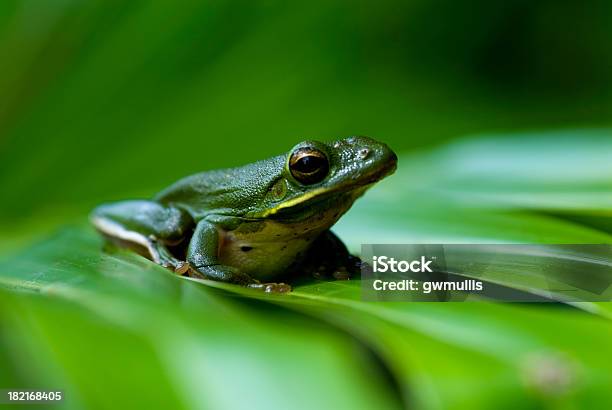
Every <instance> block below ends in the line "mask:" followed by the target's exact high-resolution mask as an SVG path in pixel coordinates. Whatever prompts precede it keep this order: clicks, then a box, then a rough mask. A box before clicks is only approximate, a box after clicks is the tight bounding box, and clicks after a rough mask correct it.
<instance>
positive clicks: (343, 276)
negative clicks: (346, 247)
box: [332, 267, 351, 280]
mask: <svg viewBox="0 0 612 410" xmlns="http://www.w3.org/2000/svg"><path fill="white" fill-rule="evenodd" d="M332 276H333V277H334V279H336V280H349V279H350V278H351V274H350V273H349V272H348V271H347V270H346V268H344V267H341V268H338V269H336V271H335V272H334V273H332Z"/></svg>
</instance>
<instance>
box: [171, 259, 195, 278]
mask: <svg viewBox="0 0 612 410" xmlns="http://www.w3.org/2000/svg"><path fill="white" fill-rule="evenodd" d="M190 269H191V265H189V262H183V261H179V262H178V263H177V264H176V265H175V266H174V272H175V273H177V274H179V275H184V274H186V273H187V272H189V270H190Z"/></svg>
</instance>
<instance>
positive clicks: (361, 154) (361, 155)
mask: <svg viewBox="0 0 612 410" xmlns="http://www.w3.org/2000/svg"><path fill="white" fill-rule="evenodd" d="M368 155H370V150H369V149H367V148H362V149H360V150H359V151H357V156H358V157H359V159H362V160H363V159H366V158H367V157H368Z"/></svg>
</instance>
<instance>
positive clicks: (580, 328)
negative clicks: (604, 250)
mask: <svg viewBox="0 0 612 410" xmlns="http://www.w3.org/2000/svg"><path fill="white" fill-rule="evenodd" d="M602 135H603V134H602ZM605 136H606V135H603V136H601V137H600V136H598V135H596V136H593V138H594V140H596V141H598V143H597V144H596V143H593V144H585V145H582V143H581V142H580V140H578V139H577V138H570V139H568V141H566V142H565V143H563V144H557V145H556V149H555V151H554V152H552V153H549V152H548V150H547V147H548V146H550V145H553V142H554V141H557V140H556V139H554V136H542V137H538V138H540V139H538V138H534V137H533V136H532V137H531V138H530V139H529V140H525V139H518V140H516V141H515V140H514V139H513V140H510V139H508V138H501V137H495V138H491V139H487V140H485V141H484V142H475V141H472V140H467V141H464V142H458V143H456V144H455V145H454V146H450V147H448V148H443V149H441V150H438V151H433V152H430V153H422V154H420V155H416V154H415V155H403V156H401V157H400V171H399V172H398V174H397V175H395V176H393V177H392V178H390V179H389V180H387V181H384V182H383V183H381V184H380V186H379V187H377V188H375V189H373V190H372V192H371V193H368V194H367V195H366V196H365V198H363V199H362V200H360V201H359V202H358V203H357V205H356V206H355V208H354V210H352V211H351V212H350V213H349V214H348V215H347V216H346V217H345V218H344V219H343V221H342V222H341V223H340V224H339V226H338V229H337V232H338V233H339V234H340V236H341V237H342V238H344V239H345V240H346V241H347V243H349V245H350V246H351V247H352V248H353V249H357V247H358V245H359V244H360V243H377V242H391V243H402V242H404V243H419V242H421V243H428V242H429V243H456V242H459V243H470V242H471V243H530V242H533V243H552V244H554V243H610V234H609V232H608V231H607V230H606V229H605V228H602V227H603V226H605V221H606V220H607V218H608V215H607V213H606V210H605V208H606V207H607V206H608V202H607V200H608V199H607V196H606V195H607V194H606V191H605V189H603V188H602V187H603V186H605V184H606V183H607V182H606V181H607V179H606V178H603V177H602V175H609V174H606V173H605V172H607V170H608V168H607V166H608V165H607V162H605V161H603V159H602V160H601V161H598V160H597V158H604V157H605V155H607V154H606V153H609V152H612V151H610V144H608V143H606V141H607V139H606V138H605ZM513 138H520V137H513ZM517 141H518V142H517ZM572 141H573V142H572ZM491 147H502V149H501V150H500V152H501V153H500V154H499V158H494V159H493V160H491V161H486V160H484V159H482V155H483V154H482V153H483V152H490V153H492V152H494V151H495V150H494V149H493V148H491ZM511 147H514V148H513V149H510V148H511ZM560 147H561V148H563V149H561V148H560ZM579 147H582V148H579ZM584 147H590V149H589V150H587V149H585V148H584ZM570 152H571V153H572V155H570V154H569V153H570ZM502 153H510V154H511V157H512V158H514V157H521V155H522V158H533V160H529V161H523V162H520V161H513V160H508V161H506V162H504V158H505V155H504V154H502ZM591 155H592V157H591V158H592V160H591V161H586V159H585V158H586V157H589V156H591ZM564 156H565V157H567V158H572V161H574V162H573V163H572V164H573V166H574V167H577V166H579V165H580V164H582V165H580V166H584V167H587V166H588V167H590V168H589V169H588V170H586V169H585V170H582V171H580V172H577V173H576V178H575V181H574V182H575V183H574V184H573V185H572V184H570V185H568V186H570V188H571V189H566V190H565V191H564V192H563V195H560V192H561V191H563V189H562V187H563V186H564V185H563V181H564V180H566V179H567V175H568V174H567V173H565V174H563V172H560V173H559V175H560V176H559V178H558V181H557V182H558V183H555V172H554V170H555V168H561V167H563V164H566V162H555V161H553V159H554V158H559V157H561V158H562V157H564ZM536 159H537V160H536ZM581 159H582V160H584V161H582V162H581V161H580V160H581ZM479 161H482V162H479ZM539 161H542V163H545V164H549V165H548V166H544V165H542V164H541V163H539ZM404 164H405V165H404ZM469 166H472V167H473V169H474V170H475V171H474V172H473V173H468V174H466V175H464V176H462V175H461V173H460V172H458V171H457V172H455V169H456V168H458V169H467V168H469ZM497 166H499V167H500V170H496V167H497ZM513 167H515V168H513ZM502 170H503V172H502ZM560 171H564V170H562V169H560ZM506 174H507V175H508V178H503V176H504V175H506ZM490 175H497V177H496V179H495V180H496V181H499V182H498V183H495V184H493V183H491V178H490ZM511 175H515V178H512V177H511ZM534 175H535V176H537V178H535V180H534V178H532V176H534ZM479 176H480V177H479ZM538 179H539V180H540V182H538V181H537V180H538ZM468 180H469V181H472V182H471V184H472V185H471V186H466V185H465V184H463V185H462V183H463V182H462V181H464V182H465V181H468ZM598 187H599V188H598ZM598 189H599V190H598ZM504 192H505V193H511V195H508V196H504V195H503V193H504ZM585 192H586V193H589V195H588V198H590V199H588V200H587V199H585V198H586V197H585V196H582V193H585ZM551 198H556V199H555V200H554V201H553V200H551ZM570 213H571V214H572V215H580V216H588V217H589V218H591V219H590V223H582V222H581V221H578V220H574V219H570V218H568V217H565V216H566V215H569V214H570ZM30 240H31V239H24V240H23V241H22V243H21V245H19V246H16V247H15V246H14V247H13V248H12V249H13V250H11V252H5V255H4V257H3V259H2V261H1V262H0V287H2V288H4V290H3V291H2V292H1V293H0V295H1V298H0V307H1V308H2V310H0V312H1V316H0V319H1V320H2V322H1V323H2V329H3V332H2V333H0V336H2V337H0V340H2V343H3V346H8V350H9V351H10V352H12V354H11V355H10V356H9V360H10V362H11V364H10V369H12V370H11V372H12V373H11V374H12V376H11V377H10V380H21V381H22V383H26V384H34V385H37V386H39V385H49V386H50V388H57V385H60V386H65V387H64V388H65V389H66V390H67V392H68V393H69V396H70V397H71V398H72V401H71V402H70V403H69V404H70V405H72V406H73V407H77V408H78V407H82V406H85V407H100V408H103V407H109V406H111V403H110V399H109V395H108V394H107V393H106V392H108V391H113V392H115V393H116V394H115V397H118V398H119V399H121V400H122V401H123V400H125V402H126V403H130V399H131V400H134V397H133V396H132V395H131V394H132V392H133V389H141V390H142V389H146V388H147V386H155V389H154V391H152V392H151V394H150V396H149V397H148V398H146V399H150V402H149V404H151V406H155V405H160V406H162V405H163V406H170V405H172V406H173V407H178V408H181V407H184V408H186V407H193V406H212V407H217V406H237V407H247V406H254V405H262V406H263V405H266V406H268V407H271V408H274V407H279V408H286V407H292V408H293V407H300V406H302V407H304V408H312V407H314V406H322V407H328V406H329V405H330V404H331V405H333V406H338V407H345V406H350V407H356V408H360V407H363V408H367V407H371V406H375V407H377V408H378V407H382V408H384V407H389V408H391V407H396V406H398V405H403V406H414V407H418V408H466V407H470V408H483V409H485V408H492V407H494V408H500V407H502V408H503V407H504V406H505V403H508V405H507V406H508V407H512V408H520V407H524V408H538V407H550V408H555V407H564V408H566V407H580V408H589V407H604V408H605V407H609V406H612V395H610V393H609V388H608V386H609V383H610V376H609V375H610V374H612V365H611V364H610V362H609V361H607V360H604V358H605V357H607V356H609V355H610V354H612V345H610V343H609V340H610V338H611V337H612V321H610V320H609V319H610V318H611V317H612V316H611V315H610V312H611V310H610V304H608V303H576V304H572V305H560V304H554V303H550V304H543V305H539V304H499V303H490V302H484V301H483V302H470V303H398V302H393V303H391V302H389V303H383V302H366V301H362V300H361V297H360V283H359V281H358V280H351V281H348V282H347V281H334V282H321V281H311V282H308V283H303V284H301V285H298V286H296V287H295V289H294V291H293V292H292V293H291V294H288V295H269V294H263V293H260V292H257V291H253V290H249V289H244V288H240V287H236V286H232V285H227V284H222V283H217V282H210V281H199V280H193V279H183V278H179V277H176V276H174V275H173V274H171V273H170V272H168V271H166V270H164V269H161V268H160V267H158V266H156V265H154V264H152V263H151V262H149V261H146V260H144V259H142V258H140V257H138V256H136V255H133V254H131V253H129V252H124V251H121V252H118V253H112V254H105V253H103V252H102V242H101V240H100V239H99V238H98V237H97V235H96V234H95V233H94V232H93V230H92V229H91V228H89V227H87V228H85V227H80V226H78V227H73V228H65V229H63V230H61V231H60V232H59V233H57V234H55V235H52V236H47V237H44V238H42V239H40V240H38V241H37V242H36V243H34V244H32V245H26V244H27V243H29V242H30ZM15 248H21V251H19V252H15V251H14V249H15ZM474 256H476V257H477V256H478V254H477V253H475V254H474ZM558 256H559V257H560V258H561V259H562V258H563V257H568V255H558ZM542 264H543V262H542V261H541V260H539V259H537V258H536V259H534V260H533V261H532V265H530V266H528V267H527V268H525V267H524V266H523V267H521V268H518V267H516V266H514V265H513V264H512V260H511V259H510V260H507V261H501V262H500V264H499V265H497V266H494V267H492V268H491V270H490V271H488V273H489V274H490V275H492V277H491V280H495V281H498V282H499V283H503V284H504V285H506V286H511V287H516V288H519V289H523V290H529V289H530V287H532V286H533V284H534V282H533V281H534V280H537V278H536V277H535V274H536V273H537V272H538V271H537V269H538V268H541V267H542V266H543V265H542ZM519 270H520V271H519ZM549 273H554V272H553V271H552V270H551V271H550V272H549ZM23 368H32V369H35V370H34V371H32V372H27V373H24V372H22V371H20V370H19V369H23ZM54 383H55V384H54ZM114 402H116V401H114ZM510 403H511V405H510Z"/></svg>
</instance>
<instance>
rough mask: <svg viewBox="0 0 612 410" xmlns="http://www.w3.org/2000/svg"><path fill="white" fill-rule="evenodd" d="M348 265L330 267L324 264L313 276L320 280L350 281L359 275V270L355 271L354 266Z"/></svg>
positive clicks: (314, 271) (315, 270)
mask: <svg viewBox="0 0 612 410" xmlns="http://www.w3.org/2000/svg"><path fill="white" fill-rule="evenodd" d="M348 265H349V266H345V265H344V264H343V265H339V266H330V265H327V264H323V265H320V266H319V267H317V268H316V269H314V270H313V271H312V276H313V277H314V278H315V279H319V280H330V279H335V280H349V279H351V277H353V276H354V275H355V274H358V273H359V269H355V267H354V266H353V265H352V264H348Z"/></svg>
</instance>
